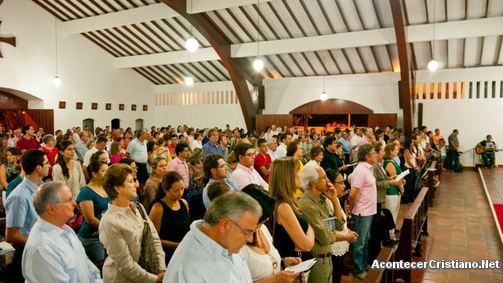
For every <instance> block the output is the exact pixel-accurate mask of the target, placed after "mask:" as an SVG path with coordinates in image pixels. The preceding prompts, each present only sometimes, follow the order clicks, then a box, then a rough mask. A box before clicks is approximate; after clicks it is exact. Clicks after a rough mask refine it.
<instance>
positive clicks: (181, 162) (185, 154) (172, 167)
mask: <svg viewBox="0 0 503 283" xmlns="http://www.w3.org/2000/svg"><path fill="white" fill-rule="evenodd" d="M175 153H176V157H175V159H173V160H171V162H170V163H169V164H168V171H175V172H177V173H178V174H180V175H181V176H182V178H183V184H184V188H185V189H187V188H188V187H189V167H188V166H187V158H189V155H190V149H189V145H188V144H186V143H184V142H179V143H178V144H177V145H176V148H175Z"/></svg>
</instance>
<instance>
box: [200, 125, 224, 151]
mask: <svg viewBox="0 0 503 283" xmlns="http://www.w3.org/2000/svg"><path fill="white" fill-rule="evenodd" d="M208 135H209V138H210V140H209V141H208V142H207V143H205V144H204V145H203V158H204V157H206V156H207V155H209V154H212V153H216V154H221V155H224V150H223V149H222V147H221V146H220V145H219V144H218V129H217V128H213V129H210V130H208Z"/></svg>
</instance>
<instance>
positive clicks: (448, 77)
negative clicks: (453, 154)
mask: <svg viewBox="0 0 503 283" xmlns="http://www.w3.org/2000/svg"><path fill="white" fill-rule="evenodd" d="M417 78H418V82H425V83H430V82H434V83H438V82H451V83H452V82H457V83H458V96H459V83H460V82H465V98H464V99H452V96H451V99H434V100H431V99H419V100H417V101H416V103H423V109H424V111H423V124H424V125H427V126H429V127H430V128H439V129H441V131H442V133H443V135H444V137H445V138H447V136H449V134H450V133H451V132H452V130H453V129H458V130H459V131H460V134H459V142H460V149H461V150H462V151H467V150H471V149H473V148H474V147H475V146H476V145H477V143H478V142H480V141H482V140H484V139H485V136H486V135H487V134H491V135H492V136H493V139H494V141H495V142H496V144H497V145H498V146H499V147H500V148H501V147H503V127H502V126H501V122H502V121H503V98H501V97H500V86H501V83H500V82H501V80H503V67H484V68H471V69H458V70H439V71H437V72H435V73H433V74H431V73H429V72H427V71H422V72H418V76H417ZM477 81H480V82H481V87H480V98H478V99H477V98H475V97H476V94H475V89H473V93H472V97H473V98H472V99H470V98H469V90H468V83H469V82H473V83H474V85H475V82H477ZM484 81H489V83H488V95H489V97H490V98H483V97H484V92H483V88H484V83H483V82H484ZM492 81H496V89H495V93H496V98H492V84H491V82H492ZM451 88H452V84H451ZM442 97H445V87H444V88H443V90H442ZM474 158H477V156H476V155H474V154H473V151H468V152H466V153H464V154H463V155H462V156H461V162H462V163H463V165H465V166H472V165H473V161H474ZM496 164H503V152H498V153H496Z"/></svg>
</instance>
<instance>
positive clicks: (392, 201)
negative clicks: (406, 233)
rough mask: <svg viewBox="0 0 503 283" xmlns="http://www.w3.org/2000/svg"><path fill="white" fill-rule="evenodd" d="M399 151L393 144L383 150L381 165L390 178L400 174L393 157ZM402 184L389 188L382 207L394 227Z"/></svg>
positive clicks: (392, 235) (391, 235)
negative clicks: (385, 209)
mask: <svg viewBox="0 0 503 283" xmlns="http://www.w3.org/2000/svg"><path fill="white" fill-rule="evenodd" d="M399 151H400V147H399V146H398V145H397V144H396V143H394V142H392V143H388V144H387V145H386V147H385V148H384V161H383V164H382V165H383V167H384V169H385V170H386V173H387V174H388V176H389V177H390V178H395V176H397V175H399V174H401V173H402V169H401V168H400V165H398V164H397V163H396V161H395V157H396V156H397V155H398V152H399ZM403 182H405V180H403ZM403 182H402V184H400V185H398V186H394V185H391V186H389V187H388V190H387V192H386V200H385V201H384V207H385V208H387V209H389V211H390V212H391V215H392V216H393V221H395V225H396V219H397V217H398V212H399V211H400V194H403ZM394 236H395V231H394V229H393V230H391V231H390V237H391V238H392V239H393V238H394Z"/></svg>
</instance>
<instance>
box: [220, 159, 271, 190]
mask: <svg viewBox="0 0 503 283" xmlns="http://www.w3.org/2000/svg"><path fill="white" fill-rule="evenodd" d="M229 178H230V179H231V181H232V182H233V183H234V184H236V186H237V187H238V189H239V190H242V189H243V188H244V187H246V186H247V185H249V184H256V185H259V186H262V187H263V188H264V189H265V190H269V185H268V184H267V183H266V181H264V179H262V176H260V174H259V173H258V172H257V170H255V168H253V166H252V167H251V168H246V167H245V166H243V165H241V163H238V166H237V167H236V170H234V172H232V174H231V176H230V177H229Z"/></svg>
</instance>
